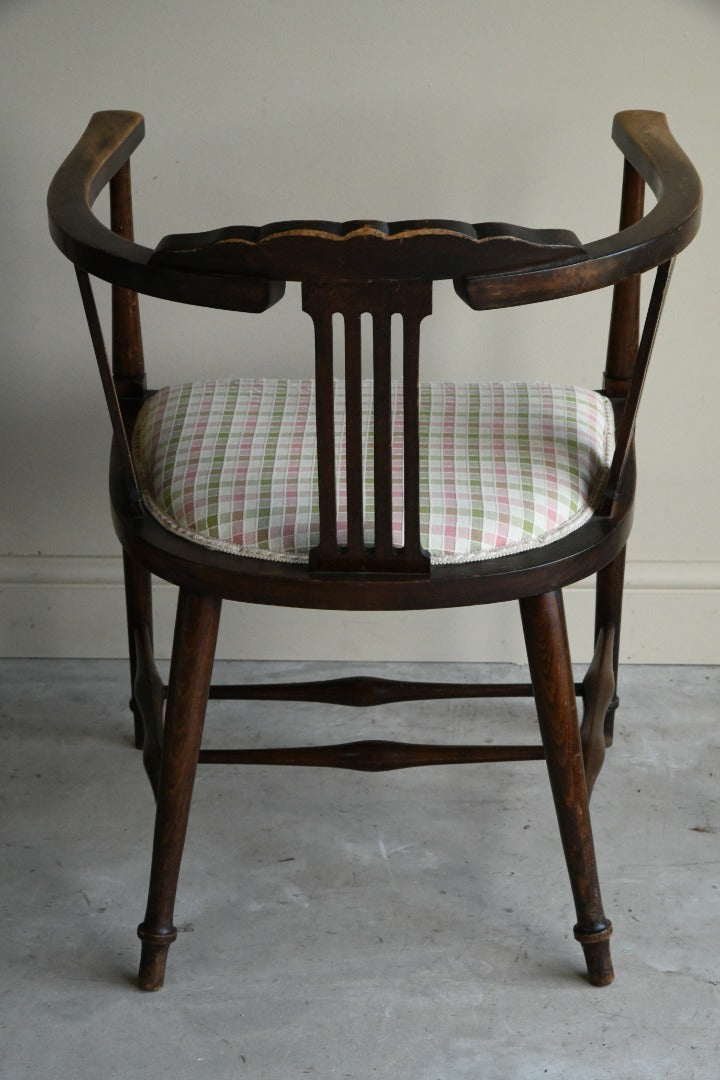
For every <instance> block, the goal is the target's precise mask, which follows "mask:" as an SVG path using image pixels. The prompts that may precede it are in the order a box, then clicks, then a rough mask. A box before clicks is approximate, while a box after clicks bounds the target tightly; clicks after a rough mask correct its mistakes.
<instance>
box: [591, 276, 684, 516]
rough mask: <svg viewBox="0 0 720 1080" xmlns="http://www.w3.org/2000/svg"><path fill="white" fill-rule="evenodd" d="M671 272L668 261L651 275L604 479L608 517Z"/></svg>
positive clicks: (625, 460)
mask: <svg viewBox="0 0 720 1080" xmlns="http://www.w3.org/2000/svg"><path fill="white" fill-rule="evenodd" d="M672 268H673V262H672V261H670V262H666V263H662V265H661V266H659V267H658V268H657V272H656V274H655V282H654V284H653V290H652V294H651V296H650V303H649V304H648V309H647V314H646V316H645V324H644V326H643V332H642V337H641V339H640V345H639V346H638V351H637V357H636V360H635V366H634V368H633V373H632V379H631V381H630V387H629V389H628V394H627V398H626V400H625V407H624V409H623V413H622V417H621V420H620V426H619V428H618V430H617V432H616V436H615V454H614V456H613V460H612V465H611V466H610V476H609V478H608V484H607V492H606V495H605V505H604V507H603V509H604V511H605V512H606V513H612V505H613V503H614V501H615V499H616V497H617V493H618V489H619V487H620V481H621V478H622V474H623V472H624V470H625V468H626V467H627V463H628V460H629V458H630V456H631V454H632V451H633V437H634V435H635V424H636V422H637V415H638V409H639V407H640V398H641V397H642V392H643V387H644V386H645V379H646V378H647V373H648V368H649V365H650V357H651V355H652V350H653V345H654V344H655V335H656V334H657V331H658V325H659V323H660V316H661V314H662V309H663V305H664V303H665V297H666V295H667V287H668V285H669V283H670V275H671V274H672Z"/></svg>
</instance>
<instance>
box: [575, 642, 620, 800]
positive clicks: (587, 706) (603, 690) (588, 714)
mask: <svg viewBox="0 0 720 1080" xmlns="http://www.w3.org/2000/svg"><path fill="white" fill-rule="evenodd" d="M614 648H615V627H614V626H612V625H609V626H603V627H602V628H601V630H600V632H599V634H598V636H597V643H596V645H595V653H594V655H593V658H592V662H591V663H590V666H589V668H588V669H587V673H586V675H585V678H584V679H583V706H584V708H583V718H582V724H581V725H580V741H581V743H582V749H583V761H584V762H585V782H586V784H587V793H588V801H590V797H591V795H592V793H593V788H594V787H595V781H596V780H597V778H598V776H599V775H600V770H601V769H602V767H603V762H604V760H605V719H606V717H607V714H608V710H609V708H610V705H611V703H612V700H613V697H614V695H615V670H614V666H613V654H614Z"/></svg>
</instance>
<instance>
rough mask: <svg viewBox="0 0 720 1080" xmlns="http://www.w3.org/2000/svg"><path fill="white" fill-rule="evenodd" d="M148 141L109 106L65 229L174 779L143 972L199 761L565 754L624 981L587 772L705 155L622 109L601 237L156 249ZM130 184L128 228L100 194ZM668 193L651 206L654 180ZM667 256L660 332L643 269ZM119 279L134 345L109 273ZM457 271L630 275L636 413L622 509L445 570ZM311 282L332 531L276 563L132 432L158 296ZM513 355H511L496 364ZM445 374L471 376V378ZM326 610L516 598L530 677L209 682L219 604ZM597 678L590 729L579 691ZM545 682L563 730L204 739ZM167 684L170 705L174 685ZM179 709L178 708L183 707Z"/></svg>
mask: <svg viewBox="0 0 720 1080" xmlns="http://www.w3.org/2000/svg"><path fill="white" fill-rule="evenodd" d="M142 137H143V121H142V117H140V116H139V115H138V114H137V113H129V112H125V113H121V112H105V113H96V114H95V115H94V116H93V117H92V119H91V121H90V124H89V125H88V128H87V130H86V132H85V134H84V135H83V136H82V137H81V139H80V140H79V142H78V144H77V145H76V147H75V148H74V149H73V150H72V151H71V153H70V155H69V156H68V158H67V159H66V160H65V162H64V163H63V164H62V165H61V167H60V169H59V170H58V172H57V174H56V176H55V178H54V180H53V182H52V184H51V187H50V191H49V193H48V213H49V218H50V231H51V234H52V236H53V239H54V240H55V242H56V244H57V245H58V247H59V248H60V250H61V251H62V252H63V253H64V254H65V255H66V256H67V257H68V258H69V259H70V260H71V261H73V262H74V263H75V266H76V271H77V273H78V280H79V284H80V289H81V294H82V298H83V303H84V306H85V311H86V315H87V319H88V325H89V328H90V334H91V339H92V342H93V347H94V351H95V356H96V360H97V363H98V368H99V370H100V375H101V379H102V383H103V388H104V391H105V395H106V399H107V404H108V409H109V412H110V417H111V421H112V425H113V433H114V439H113V448H112V452H111V467H110V493H111V504H112V514H113V521H114V524H115V529H116V532H117V535H118V537H119V539H120V542H121V545H122V548H123V553H124V564H125V583H126V606H127V621H128V640H129V650H130V660H131V681H132V694H133V697H132V702H131V707H132V710H133V714H134V717H135V731H136V742H137V743H138V744H142V745H143V756H144V762H145V767H146V770H147V772H148V775H149V777H150V780H151V783H152V785H153V790H154V791H155V792H156V795H157V815H156V824H155V839H154V848H153V861H152V870H151V878H150V888H149V896H148V907H147V913H146V917H145V920H144V922H143V923H142V924H141V926H140V928H139V931H138V932H139V935H140V937H141V939H142V942H143V945H142V959H141V965H140V985H141V986H142V987H143V988H144V989H156V988H158V987H159V986H161V985H162V982H163V978H164V972H165V961H166V956H167V951H168V947H169V945H170V943H171V942H172V941H173V940H174V938H175V934H176V931H175V928H174V926H173V909H174V901H175V893H176V888H177V880H178V873H179V868H180V861H181V858H182V851H183V845H184V838H185V830H186V826H187V819H188V813H189V807H190V799H191V794H192V788H193V781H194V776H195V769H196V765H197V763H198V761H202V762H207V763H216V762H220V761H224V762H235V763H245V764H250V763H253V764H258V763H263V764H275V765H299V766H309V765H312V766H315V767H331V766H332V767H336V768H345V769H360V770H369V771H380V770H385V769H397V768H408V767H415V766H421V765H437V764H448V763H460V762H465V763H469V762H479V761H489V760H519V759H524V760H534V759H538V758H541V757H543V756H544V757H545V759H546V764H547V769H548V774H549V778H550V783H551V787H552V791H553V797H554V800H555V807H556V811H557V817H558V823H559V827H560V834H561V838H562V843H563V848H564V851H565V857H566V862H567V867H568V873H569V877H570V883H571V886H572V890H573V895H574V898H575V905H576V910H577V926H576V927H575V936H576V938H577V939H578V941H579V942H580V943H581V945H582V947H583V950H584V952H585V958H586V962H587V967H588V974H589V977H590V981H591V982H593V983H594V984H596V985H605V984H606V983H608V982H609V981H611V979H612V965H611V961H610V952H609V945H608V938H609V936H610V933H611V929H612V928H611V925H610V922H609V921H608V919H607V918H606V917H605V914H604V911H603V907H602V901H601V898H600V889H599V884H598V876H597V868H596V864H595V853H594V846H593V840H592V831H591V827H590V817H589V808H588V799H589V790H592V785H593V783H594V780H595V778H596V776H597V773H598V771H599V768H600V765H601V764H602V759H603V757H604V750H605V747H606V746H608V745H610V743H611V742H612V723H613V715H614V711H615V708H616V705H617V696H616V685H617V669H618V641H619V633H620V619H621V611H622V594H623V571H624V564H625V550H626V544H627V541H628V537H629V533H630V528H631V524H632V517H633V499H634V491H635V456H634V431H635V423H636V417H637V410H638V406H639V403H640V398H641V393H642V388H643V383H644V380H645V377H646V374H647V369H648V364H649V360H650V355H651V352H652V344H653V340H654V337H655V333H656V331H657V325H658V320H659V316H660V312H661V308H662V303H663V299H664V296H665V291H666V288H667V284H668V280H669V273H670V266H671V262H672V260H673V258H674V257H675V256H676V255H677V254H678V253H679V252H680V251H682V249H683V248H684V247H685V246H686V245H687V244H688V243H689V242H690V241H691V240H692V238H693V236H694V235H695V233H696V231H697V228H698V226H699V221H700V207H701V186H700V181H699V179H698V177H697V174H696V172H695V170H694V168H693V166H692V164H691V163H690V162H689V160H688V158H687V157H686V156H685V154H684V153H683V151H682V150H681V149H680V147H679V146H678V145H677V143H676V142H675V141H674V139H673V137H672V135H671V134H670V132H669V129H668V126H667V122H666V120H665V117H664V116H663V114H662V113H655V112H648V111H634V112H627V113H620V114H618V116H617V117H616V118H615V123H614V127H613V138H614V139H615V142H616V143H617V145H618V146H619V148H620V149H621V151H622V153H623V155H624V159H625V162H624V179H623V194H622V206H621V216H620V228H619V231H618V232H617V233H612V234H610V235H608V236H606V237H604V238H603V239H600V240H594V241H591V242H587V243H581V242H580V241H579V240H578V238H577V236H576V235H575V234H574V233H571V232H569V231H567V230H558V229H543V230H536V229H526V228H524V227H520V226H516V225H506V224H498V223H485V224H482V225H468V224H465V223H463V222H456V221H446V220H444V219H431V218H428V219H417V220H412V221H401V222H393V223H390V224H386V223H384V222H381V221H375V220H363V221H350V222H344V223H333V222H325V221H288V222H279V223H274V224H272V225H268V226H260V227H256V226H241V227H231V228H229V229H220V230H215V231H214V232H212V233H205V234H197V233H195V234H193V233H186V234H182V235H179V236H175V237H167V238H165V240H163V241H162V242H161V243H160V244H159V245H158V246H157V248H155V249H153V248H151V247H144V246H142V245H139V244H137V243H136V242H135V240H134V236H133V224H132V201H131V191H130V164H129V160H130V157H131V155H132V153H133V151H134V150H135V149H136V148H137V146H138V144H139V143H140V141H141V139H142ZM107 184H109V185H110V198H111V228H110V229H108V228H106V227H105V226H104V225H103V224H102V223H101V222H99V221H98V219H97V218H96V217H95V215H94V214H93V212H92V205H93V202H94V200H95V198H96V197H97V195H98V194H99V192H100V191H101V190H102V189H103V187H105V186H106V185H107ZM645 185H648V186H649V187H650V188H651V189H652V191H653V192H654V193H655V195H656V196H657V200H658V201H657V204H656V205H655V206H654V208H653V209H651V210H650V212H649V213H647V214H644V213H643V208H644V201H643V196H644V188H645ZM654 268H657V275H656V283H655V286H654V289H653V292H652V295H651V298H650V303H649V306H648V311H647V315H646V319H645V323H644V329H643V333H642V336H641V337H640V336H639V299H640V275H641V274H643V273H645V272H646V271H649V270H651V269H654ZM89 274H92V275H93V276H96V277H99V278H101V279H103V280H106V281H109V282H111V284H112V287H113V350H112V352H113V364H112V371H111V368H110V364H109V361H108V357H107V354H106V350H105V345H104V340H103V334H102V330H101V327H100V321H99V319H98V314H97V309H96V306H95V301H94V298H93V294H92V289H91V286H90V281H89V278H88V275H89ZM443 278H449V279H452V280H453V282H454V286H455V289H456V292H457V293H458V295H459V296H460V297H461V298H462V299H463V300H464V301H465V302H466V303H468V304H469V305H470V306H471V307H473V308H476V309H490V308H496V307H511V306H514V305H517V304H524V303H535V302H538V301H544V300H550V299H553V298H555V297H559V296H568V295H573V294H577V293H582V292H586V291H588V290H590V289H597V288H603V287H605V286H613V288H614V298H613V309H612V315H611V321H610V331H609V339H608V355H607V363H606V372H605V377H604V390H605V392H606V393H607V394H608V396H609V397H610V399H611V400H612V403H613V407H614V409H615V414H616V429H617V432H618V437H617V447H616V452H615V457H614V460H613V463H612V467H611V470H610V475H609V479H608V485H607V491H606V495H605V499H604V502H603V504H602V505H601V506H600V509H599V510H598V512H597V513H596V514H595V515H594V517H593V518H592V519H591V520H590V521H588V522H587V523H586V524H585V525H583V526H582V527H581V528H579V529H577V530H576V531H575V532H572V533H570V534H569V535H567V536H565V537H564V538H563V539H561V540H558V541H556V542H554V543H552V544H548V545H546V546H544V547H540V548H535V549H533V550H530V551H527V552H522V553H517V554H514V555H506V556H503V557H499V558H495V559H488V560H485V561H480V562H475V563H466V564H462V565H448V566H441V565H437V566H435V565H433V566H431V565H430V561H429V558H428V555H427V552H425V551H423V550H422V547H421V538H420V501H419V491H420V473H419V458H420V446H419V424H418V381H419V377H420V366H419V360H420V327H421V323H422V321H423V319H425V318H426V317H427V316H429V315H430V313H431V308H432V288H433V282H434V281H436V280H440V279H443ZM286 280H298V281H300V282H301V283H302V296H303V308H304V310H305V311H306V312H307V313H308V314H309V316H310V318H311V319H312V322H313V324H314V339H315V384H316V413H317V453H318V477H319V503H320V540H319V544H318V546H317V548H316V549H315V550H314V551H313V552H312V553H311V559H310V565H309V566H304V565H292V564H284V563H274V562H269V561H265V560H260V559H250V558H241V557H238V556H235V555H230V554H227V553H224V552H220V551H211V550H208V549H205V548H200V547H199V546H197V545H195V544H193V543H191V542H190V541H188V540H184V539H182V538H180V537H179V536H175V535H173V534H171V533H170V532H168V531H167V530H166V529H164V528H163V527H162V526H161V525H160V524H158V522H157V521H156V520H155V519H154V518H152V517H151V516H150V515H149V514H148V513H146V512H145V511H144V510H143V507H142V504H141V502H140V501H139V498H138V491H137V483H136V478H135V473H134V468H133V462H132V455H131V452H130V445H131V439H132V429H133V424H134V420H135V416H136V415H137V411H138V409H139V406H140V404H141V402H142V400H143V399H144V397H145V396H146V394H147V393H151V392H152V391H146V390H145V383H144V361H143V350H142V336H141V330H140V314H139V308H138V303H137V293H144V294H148V295H151V296H156V297H162V298H166V299H171V300H175V301H178V302H180V303H187V304H201V305H206V306H208V307H214V308H227V309H229V310H239V311H248V312H256V313H259V312H263V311H265V310H266V309H267V308H269V307H270V306H271V305H272V304H274V303H275V302H277V301H278V300H279V299H280V297H281V296H282V295H283V292H284V287H285V281H286ZM365 313H369V315H370V316H371V318H372V323H373V334H372V340H373V357H372V370H373V417H374V428H375V447H374V450H375V461H376V469H375V475H374V477H373V483H374V495H375V505H376V511H375V543H374V545H370V544H369V543H368V542H367V538H366V537H365V535H364V513H363V477H362V468H361V462H360V457H361V453H360V447H361V438H360V434H361V429H360V411H361V377H362V371H363V363H362V359H363V358H362V355H361V345H362V336H361V333H360V322H361V317H362V315H363V314H365ZM338 314H339V315H340V316H341V317H342V320H343V322H344V330H343V333H344V339H345V369H344V371H338V370H336V365H335V362H334V356H333V316H335V315H338ZM396 314H399V315H401V316H402V320H401V321H402V334H403V342H402V346H403V348H402V355H403V361H402V383H403V386H402V397H403V409H404V447H403V451H404V462H403V470H404V493H403V499H404V515H405V536H404V541H403V545H402V547H398V548H396V547H395V546H394V543H393V537H392V499H391V496H392V484H391V479H390V463H391V456H390V451H391V442H390V435H391V432H390V400H391V399H390V395H391V381H390V380H391V373H390V356H391V332H392V327H393V318H392V317H393V315H396ZM499 374H500V373H499ZM340 376H344V378H345V381H346V432H347V456H348V464H347V476H346V481H347V490H348V517H349V530H348V541H347V544H346V545H341V544H340V543H339V540H338V535H337V503H338V498H337V491H336V466H337V462H336V460H335V430H334V419H333V410H334V403H333V397H334V390H333V381H334V379H335V378H338V377H340ZM448 377H452V376H451V373H449V374H448ZM151 574H155V575H157V576H158V577H160V578H161V579H163V580H165V581H169V582H172V583H174V584H176V585H178V586H179V587H180V596H179V601H178V615H177V621H176V631H175V641H174V646H173V660H172V664H171V670H170V678H169V685H168V687H167V689H166V688H165V687H164V686H163V683H162V679H161V677H160V675H159V673H158V670H157V667H156V664H155V659H154V643H153V627H152V600H151V576H150V575H151ZM591 575H596V576H597V577H596V613H595V649H596V651H595V658H594V660H593V663H592V664H591V665H590V668H589V670H588V674H587V676H586V678H585V680H584V681H583V683H582V684H581V685H578V684H575V683H574V682H573V677H572V669H571V666H570V654H569V649H568V643H567V633H566V629H565V620H564V613H563V605H562V593H561V590H562V589H563V588H564V587H565V586H567V585H571V584H573V583H574V582H577V581H580V580H582V579H584V578H587V577H589V576H591ZM224 599H228V600H237V601H243V602H245V603H261V604H271V605H278V606H283V607H307V608H315V609H318V610H347V611H383V610H387V611H393V610H409V611H412V610H420V609H423V608H449V607H455V606H465V605H469V604H490V603H498V602H505V601H508V600H519V601H520V610H521V618H522V623H523V630H524V634H525V640H526V645H527V653H528V660H529V664H530V671H531V678H532V686H529V685H528V684H525V683H519V684H510V685H499V684H489V685H478V684H474V685H469V686H468V685H465V684H460V683H432V682H426V681H421V682H409V681H407V680H405V681H404V680H394V681H393V680H383V679H375V678H367V677H355V678H350V679H339V680H337V679H335V680H328V681H325V682H318V681H310V682H302V683H295V684H285V685H280V686H273V687H268V686H265V685H256V686H252V685H251V686H245V687H238V686H226V687H218V686H212V684H211V674H212V663H213V654H214V648H215V640H216V635H217V628H218V620H219V614H220V605H221V602H222V600H224ZM578 694H582V696H583V698H584V704H585V711H584V719H583V725H582V731H581V730H580V727H579V724H578V716H577V708H576V703H575V698H576V696H577V695H578ZM516 695H521V696H531V695H532V696H533V697H534V699H535V705H536V708H537V713H538V721H539V726H540V733H541V737H542V744H543V745H542V747H538V746H535V747H528V746H515V745H511V746H506V745H502V746H500V745H492V744H490V745H488V744H483V745H481V746H478V745H470V744H463V745H455V746H444V745H440V744H437V745H436V744H425V743H416V744H404V743H397V742H394V741H390V740H388V741H382V740H365V741H361V742H351V743H344V744H339V745H330V746H301V747H280V748H275V749H265V748H262V749H255V748H254V749H247V748H246V749H229V750H223V749H220V750H213V749H204V750H203V749H201V738H202V729H203V721H204V715H205V709H206V705H207V701H208V698H209V697H210V698H215V699H225V698H227V699H229V698H236V699H267V700H277V701H317V702H333V703H336V704H341V705H347V706H354V707H367V706H374V705H379V704H387V703H390V702H393V701H416V700H422V699H435V700H438V699H441V698H461V697H478V698H483V697H485V698H488V697H490V698H496V697H504V696H516ZM166 696H167V705H166V702H165V698H166ZM163 713H165V716H164V717H163Z"/></svg>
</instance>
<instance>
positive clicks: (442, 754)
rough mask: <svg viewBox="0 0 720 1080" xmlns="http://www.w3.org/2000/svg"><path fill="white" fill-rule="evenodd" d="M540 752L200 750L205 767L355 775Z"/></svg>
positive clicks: (383, 743)
mask: <svg viewBox="0 0 720 1080" xmlns="http://www.w3.org/2000/svg"><path fill="white" fill-rule="evenodd" d="M544 756H545V752H544V750H543V748H542V746H467V745H463V746H460V745H457V746H440V745H435V744H431V743H403V742H394V741H392V740H389V739H363V740H359V741H357V742H350V743H335V744H333V745H331V746H283V747H272V748H266V747H263V748H260V749H256V748H253V749H246V748H243V749H238V750H201V751H200V757H199V761H200V763H201V764H207V765H303V766H313V767H314V768H326V769H354V770H357V771H359V772H388V771H390V770H394V769H416V768H420V767H423V766H429V765H470V764H474V763H475V764H477V763H479V762H487V761H537V760H540V759H542V758H543V757H544Z"/></svg>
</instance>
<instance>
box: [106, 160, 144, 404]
mask: <svg viewBox="0 0 720 1080" xmlns="http://www.w3.org/2000/svg"><path fill="white" fill-rule="evenodd" d="M110 228H111V229H112V231H113V233H116V234H117V235H118V236H121V237H122V238H123V239H124V240H129V241H130V242H132V241H133V240H134V238H135V237H134V231H133V212H132V189H131V182H130V162H129V161H126V162H125V164H124V165H122V166H121V167H120V168H119V169H118V171H117V172H116V173H115V175H114V176H113V177H112V178H111V180H110ZM112 329H113V333H112V371H113V377H114V379H115V389H116V390H117V393H118V397H125V396H131V397H140V396H142V392H143V390H144V388H145V363H144V358H143V347H142V331H141V328H140V309H139V306H138V296H137V293H136V292H133V291H132V290H130V289H124V288H122V286H120V285H113V287H112Z"/></svg>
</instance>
